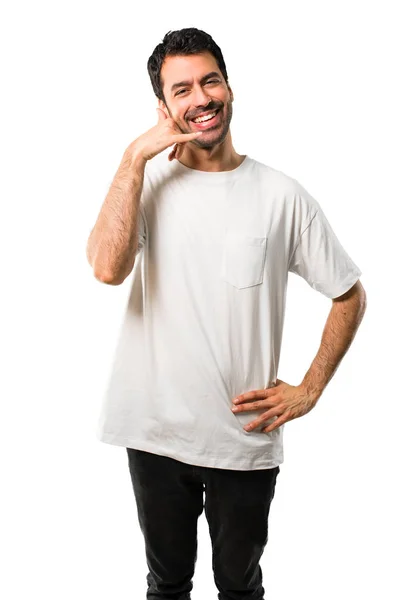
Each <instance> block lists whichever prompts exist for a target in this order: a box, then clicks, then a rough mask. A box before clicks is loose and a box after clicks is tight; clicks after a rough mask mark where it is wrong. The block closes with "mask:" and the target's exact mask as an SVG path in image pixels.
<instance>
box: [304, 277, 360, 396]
mask: <svg viewBox="0 0 400 600" xmlns="http://www.w3.org/2000/svg"><path fill="white" fill-rule="evenodd" d="M365 309H366V294H365V291H364V288H363V287H362V285H361V283H360V282H357V283H356V284H355V286H353V288H352V289H351V290H349V292H347V293H346V294H344V295H343V296H341V297H340V298H336V299H334V300H333V304H332V308H331V310H330V313H329V315H328V318H327V321H326V324H325V327H324V331H323V334H322V340H321V345H320V347H319V350H318V352H317V355H316V357H315V358H314V360H313V362H312V364H311V367H310V368H309V370H308V371H307V373H306V375H305V376H304V379H303V381H302V383H301V386H303V387H304V388H305V390H306V391H307V393H308V395H310V396H311V397H314V398H316V399H318V398H319V397H320V396H321V394H322V392H323V390H324V388H325V387H326V385H327V384H328V382H329V381H330V379H331V378H332V377H333V375H334V373H335V371H336V369H337V367H338V366H339V363H340V361H341V360H342V358H343V357H344V355H345V354H346V352H347V350H348V349H349V347H350V345H351V343H352V341H353V339H354V336H355V334H356V332H357V329H358V327H359V325H360V323H361V321H362V318H363V316H364V313H365Z"/></svg>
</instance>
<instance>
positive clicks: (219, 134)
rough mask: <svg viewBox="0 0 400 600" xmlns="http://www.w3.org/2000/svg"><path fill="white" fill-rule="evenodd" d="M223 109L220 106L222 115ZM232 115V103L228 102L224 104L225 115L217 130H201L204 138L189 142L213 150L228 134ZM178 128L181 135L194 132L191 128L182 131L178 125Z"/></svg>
mask: <svg viewBox="0 0 400 600" xmlns="http://www.w3.org/2000/svg"><path fill="white" fill-rule="evenodd" d="M223 109H224V107H223V106H222V107H221V109H220V111H221V113H222V111H223ZM232 113H233V106H232V101H231V100H228V102H227V103H226V115H225V117H223V121H222V123H221V124H220V125H219V126H218V128H215V129H211V128H210V129H204V130H203V131H204V137H203V136H200V137H199V138H197V139H195V140H191V141H192V142H193V144H195V145H196V146H198V147H199V148H213V147H214V146H216V145H217V144H221V143H222V142H223V141H224V139H225V138H226V136H227V134H228V131H229V126H230V124H231V120H232ZM178 127H179V129H180V130H181V131H182V133H193V131H195V130H194V129H192V128H191V127H188V128H187V129H186V128H185V129H182V127H181V126H180V125H178ZM197 131H201V130H200V129H199V130H197Z"/></svg>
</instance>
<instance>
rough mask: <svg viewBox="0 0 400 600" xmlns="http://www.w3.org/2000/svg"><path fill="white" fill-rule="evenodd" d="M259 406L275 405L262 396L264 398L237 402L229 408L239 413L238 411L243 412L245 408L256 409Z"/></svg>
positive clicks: (269, 406) (273, 406)
mask: <svg viewBox="0 0 400 600" xmlns="http://www.w3.org/2000/svg"><path fill="white" fill-rule="evenodd" d="M260 408H265V409H267V408H270V409H272V408H276V406H275V405H274V404H273V403H272V402H271V401H270V400H266V399H265V398H264V400H258V401H254V402H250V403H248V404H239V405H236V404H235V406H233V407H232V408H231V410H232V412H234V413H239V412H245V411H246V410H258V409H260Z"/></svg>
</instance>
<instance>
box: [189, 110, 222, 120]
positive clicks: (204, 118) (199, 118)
mask: <svg viewBox="0 0 400 600" xmlns="http://www.w3.org/2000/svg"><path fill="white" fill-rule="evenodd" d="M216 114H217V111H215V112H213V113H210V114H209V115H206V116H205V117H197V119H193V121H194V122H195V123H202V122H203V121H209V120H210V119H212V118H213V117H215V115H216Z"/></svg>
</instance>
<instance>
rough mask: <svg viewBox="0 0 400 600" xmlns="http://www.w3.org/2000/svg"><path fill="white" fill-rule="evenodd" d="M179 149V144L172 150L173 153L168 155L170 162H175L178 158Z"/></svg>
mask: <svg viewBox="0 0 400 600" xmlns="http://www.w3.org/2000/svg"><path fill="white" fill-rule="evenodd" d="M177 148H178V144H175V146H174V147H173V149H172V150H171V152H170V153H169V155H168V160H174V158H176V152H177Z"/></svg>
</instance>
